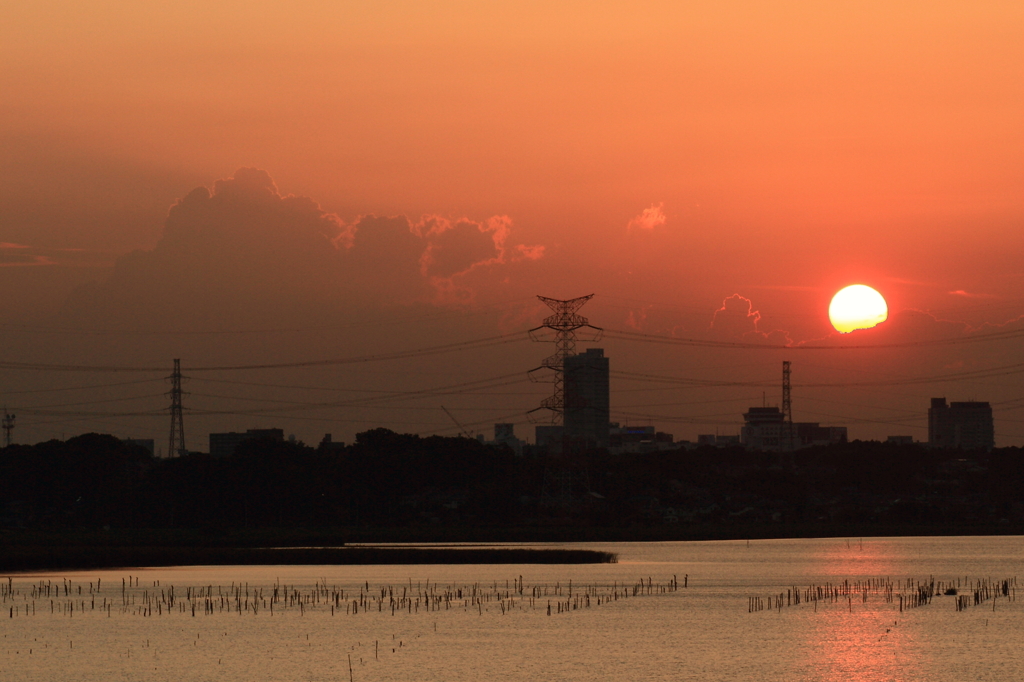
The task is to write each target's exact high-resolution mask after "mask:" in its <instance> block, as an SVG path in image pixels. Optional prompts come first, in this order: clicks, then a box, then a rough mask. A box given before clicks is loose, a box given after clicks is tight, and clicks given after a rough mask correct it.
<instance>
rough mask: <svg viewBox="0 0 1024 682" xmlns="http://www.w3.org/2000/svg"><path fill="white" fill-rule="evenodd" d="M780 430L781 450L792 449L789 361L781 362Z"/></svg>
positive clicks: (791, 403) (791, 401) (791, 402)
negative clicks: (781, 435) (781, 437)
mask: <svg viewBox="0 0 1024 682" xmlns="http://www.w3.org/2000/svg"><path fill="white" fill-rule="evenodd" d="M782 419H783V422H782V429H783V443H782V449H783V450H792V449H794V448H793V446H794V443H793V440H794V438H793V437H794V433H793V400H792V396H791V395H790V392H789V360H783V361H782Z"/></svg>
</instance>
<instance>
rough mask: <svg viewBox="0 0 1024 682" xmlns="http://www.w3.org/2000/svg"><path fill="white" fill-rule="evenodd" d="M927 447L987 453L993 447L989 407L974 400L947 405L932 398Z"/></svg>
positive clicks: (990, 408) (944, 401)
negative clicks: (985, 451)
mask: <svg viewBox="0 0 1024 682" xmlns="http://www.w3.org/2000/svg"><path fill="white" fill-rule="evenodd" d="M928 447H932V448H961V449H963V450H991V449H992V448H993V447H995V428H994V426H993V422H992V406H991V405H989V404H988V403H981V402H974V401H969V402H965V403H949V404H948V405H947V404H946V399H945V398H932V406H931V407H930V408H928Z"/></svg>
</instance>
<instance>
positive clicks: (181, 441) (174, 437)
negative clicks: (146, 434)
mask: <svg viewBox="0 0 1024 682" xmlns="http://www.w3.org/2000/svg"><path fill="white" fill-rule="evenodd" d="M170 380H171V391H170V393H169V394H168V395H170V397H171V438H170V442H169V443H168V445H167V456H168V457H182V456H183V455H185V454H187V453H188V451H187V450H186V449H185V423H184V421H183V420H182V417H181V397H182V396H183V395H184V393H183V392H182V390H181V360H178V359H175V361H174V372H173V373H172V374H171V376H170Z"/></svg>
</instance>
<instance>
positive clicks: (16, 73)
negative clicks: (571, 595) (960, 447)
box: [0, 0, 1024, 447]
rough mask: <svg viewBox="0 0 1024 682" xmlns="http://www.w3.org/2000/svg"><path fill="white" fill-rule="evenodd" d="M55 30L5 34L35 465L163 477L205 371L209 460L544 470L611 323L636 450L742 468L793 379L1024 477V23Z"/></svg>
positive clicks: (28, 20)
mask: <svg viewBox="0 0 1024 682" xmlns="http://www.w3.org/2000/svg"><path fill="white" fill-rule="evenodd" d="M54 7H55V8H57V9H59V11H51V10H52V9H54ZM54 7H50V6H49V5H45V4H44V5H28V4H24V5H22V6H19V7H17V8H14V9H12V11H11V12H9V16H8V17H7V20H6V21H5V22H4V25H3V26H0V55H2V56H3V59H2V61H0V63H2V64H3V66H0V87H3V90H4V92H5V94H6V95H7V97H5V98H4V104H3V106H0V144H2V145H3V146H2V149H3V151H4V153H3V154H0V289H2V291H3V292H4V296H3V297H2V298H0V346H2V348H3V356H2V357H0V408H3V407H4V406H6V408H7V409H8V410H9V411H10V413H11V414H14V415H16V418H15V426H14V430H13V437H14V439H15V440H16V441H17V442H22V443H29V442H38V441H41V440H46V439H49V438H61V437H66V436H71V435H74V434H77V433H83V432H89V431H99V432H109V433H114V434H117V435H118V436H120V437H135V438H154V439H155V440H156V442H157V443H158V444H161V443H166V442H167V435H166V434H167V431H168V428H169V426H170V421H169V420H170V415H169V412H168V409H169V406H170V404H171V403H170V400H169V398H168V396H167V395H166V393H167V392H168V391H169V390H170V385H169V384H168V383H166V382H165V377H169V376H170V375H171V373H172V363H173V360H174V359H180V360H181V371H182V375H183V377H184V378H185V382H184V385H183V390H184V391H185V393H186V395H185V396H184V405H183V407H184V420H185V423H184V431H185V439H186V443H187V444H189V445H190V447H195V446H196V444H198V443H202V442H203V438H204V437H205V434H208V433H211V432H232V431H236V432H243V431H246V430H247V429H253V428H257V429H258V428H271V427H274V428H283V429H284V430H285V431H286V433H294V434H296V435H297V436H298V437H299V438H300V439H301V440H304V441H305V442H307V443H316V442H317V441H318V440H319V439H320V437H321V436H322V435H323V434H324V433H332V434H334V435H335V437H336V438H337V439H338V440H344V441H351V440H352V439H353V436H354V434H355V433H356V432H360V431H364V430H366V429H368V428H374V427H376V426H383V427H387V428H391V429H393V430H395V431H399V432H409V433H419V434H430V433H438V434H446V435H453V434H456V433H459V429H458V428H457V427H456V425H455V424H453V423H452V420H451V419H450V418H449V417H448V415H446V414H445V411H444V410H442V406H444V408H445V409H446V410H448V411H450V413H451V414H452V415H454V417H455V419H456V420H457V421H458V422H460V423H461V424H463V425H464V426H466V427H467V428H468V429H470V430H473V431H476V432H480V431H485V432H486V431H488V430H489V429H490V428H491V425H493V424H495V423H515V424H516V425H517V429H518V431H519V433H520V434H521V435H522V434H527V433H529V431H527V430H526V427H527V425H528V424H529V420H528V418H527V417H526V416H525V414H526V413H527V412H529V411H530V410H532V409H534V408H535V407H537V405H539V404H540V401H541V400H543V399H544V398H546V397H548V396H549V395H550V392H549V389H550V386H549V385H545V384H533V383H531V382H530V381H529V378H528V376H527V373H528V372H529V370H531V369H532V368H534V367H537V366H538V364H540V362H542V361H543V359H544V358H545V357H547V356H549V355H550V353H551V349H550V348H547V347H545V346H543V345H542V344H535V343H530V342H529V340H528V338H527V336H526V332H527V330H529V329H533V328H535V327H537V326H539V325H540V324H541V323H542V321H543V319H544V317H545V316H546V315H548V314H549V313H550V310H548V309H547V308H546V307H545V305H544V304H543V303H541V302H540V301H538V300H537V296H538V295H541V296H546V297H551V298H555V299H569V298H572V297H577V296H586V295H588V294H594V297H593V299H592V300H591V301H590V302H588V303H587V306H586V308H585V309H584V314H585V315H586V316H587V317H588V318H589V319H590V320H591V322H592V323H593V324H594V325H595V326H598V327H601V328H603V329H604V330H605V335H604V338H602V339H601V341H600V342H599V343H595V344H590V345H593V346H600V347H602V348H604V349H605V351H606V353H607V356H608V357H609V358H611V361H612V366H611V373H610V391H611V415H610V418H611V420H612V421H617V422H620V423H631V424H637V425H653V426H655V427H656V428H657V430H659V431H664V432H670V433H672V434H674V436H675V437H676V439H678V440H691V441H695V440H696V438H697V436H698V435H699V434H709V433H722V434H723V435H729V434H731V435H735V434H738V433H739V429H740V427H741V426H742V424H743V420H742V416H741V415H742V414H743V412H744V411H745V410H747V408H749V407H751V406H756V405H761V404H765V403H767V404H769V405H773V404H779V403H780V400H781V396H780V389H779V383H780V382H779V367H780V364H781V362H783V361H790V362H792V364H793V382H792V403H793V417H794V420H795V421H800V422H809V423H820V424H821V425H822V426H829V425H842V426H847V427H848V429H849V436H850V438H851V439H858V438H860V439H876V440H885V438H886V437H887V436H889V435H897V434H898V435H912V436H914V437H915V438H916V439H917V440H926V439H927V434H928V418H927V408H928V405H929V401H930V400H931V399H932V398H934V397H939V396H944V397H945V398H946V399H948V400H950V401H955V402H964V401H971V400H975V401H984V402H988V403H989V404H990V405H991V407H992V411H993V419H994V423H995V442H996V445H997V446H1000V447H1002V446H1024V396H1022V395H1021V392H1020V376H1021V373H1022V372H1024V345H1022V344H1021V343H1020V341H1021V339H1022V338H1024V270H1022V268H1021V265H1020V262H1021V255H1022V254H1024V230H1022V229H1021V224H1022V220H1024V194H1022V193H1021V190H1020V187H1021V184H1020V179H1021V176H1022V172H1024V153H1022V152H1021V150H1022V149H1024V144H1021V136H1022V135H1024V132H1022V131H1021V129H1020V126H1019V121H1020V120H1021V119H1022V118H1024V97H1021V94H1022V93H1021V90H1022V89H1024V47H1021V45H1020V41H1019V40H1018V36H1019V33H1020V29H1021V28H1024V15H1022V14H1021V10H1020V8H1018V7H1016V6H1015V5H1012V4H999V3H994V4H987V5H984V6H941V7H938V6H934V5H933V4H930V3H929V4H925V3H911V4H907V5H900V6H899V7H894V6H891V4H890V3H881V2H867V3H859V4H857V5H856V6H843V7H833V6H822V5H820V4H818V3H812V2H786V3H782V4H781V5H776V6H773V7H769V6H764V7H751V6H747V5H743V6H740V5H736V4H732V3H716V4H711V3H696V4H689V5H686V6H679V5H678V3H669V2H651V3H643V4H642V5H641V6H639V7H633V8H625V7H616V6H612V5H607V4H602V3H597V4H592V5H588V6H585V7H584V6H571V5H567V6H560V7H557V8H551V7H546V6H540V5H533V4H525V5H524V4H522V3H516V4H515V5H513V4H511V3H509V4H506V3H492V4H488V5H487V6H478V7H477V6H466V5H464V4H460V3H447V2H442V3H439V4H434V5H432V6H430V7H429V8H427V7H424V6H422V5H421V4H418V3H413V2H407V1H402V2H398V3H392V4H389V5H388V6H387V7H369V6H361V5H352V4H345V3H341V4H338V5H336V6H330V7H328V6H324V5H323V4H321V3H308V2H298V3H295V4H294V5H293V6H290V7H289V8H287V9H285V8H281V7H278V6H276V5H273V4H271V3H266V2H259V1H258V2H253V3H248V4H247V5H245V7H244V8H242V7H240V6H239V7H236V6H233V5H224V6H203V7H202V8H201V9H200V8H196V11H179V10H178V9H174V10H170V9H168V8H167V7H164V6H161V5H159V4H157V5H146V6H139V5H137V4H132V3H127V2H123V1H122V0H114V1H113V2H111V3H107V4H105V5H103V6H102V7H100V6H94V5H92V4H91V3H86V4H85V5H73V4H67V5H65V4H62V3H57V5H55V6H54ZM853 284H863V285H868V286H871V287H873V288H874V289H876V290H877V291H878V292H880V293H881V295H882V296H883V297H884V299H885V301H886V302H887V304H888V310H887V319H886V320H885V321H884V322H882V323H881V324H880V325H879V326H877V327H875V328H873V329H866V330H857V331H852V332H850V333H848V334H839V333H838V332H836V331H835V329H833V327H832V325H831V324H830V322H829V303H830V301H831V299H832V297H833V295H834V294H835V293H836V292H838V291H839V290H840V289H842V288H844V287H846V286H848V285H853ZM587 345H588V344H587V342H586V341H581V342H580V343H579V348H580V349H585V348H586V346H587ZM84 368H100V369H96V370H89V371H86V370H85V369H84ZM140 368H141V369H142V370H143V371H127V370H136V369H140ZM217 368H219V369H217ZM232 368H235V369H232ZM238 368H247V369H238ZM165 447H166V446H165Z"/></svg>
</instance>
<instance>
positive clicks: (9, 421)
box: [3, 407, 14, 447]
mask: <svg viewBox="0 0 1024 682" xmlns="http://www.w3.org/2000/svg"><path fill="white" fill-rule="evenodd" d="M3 423H4V447H10V445H11V431H13V430H14V415H13V414H11V413H10V412H8V411H7V408H6V407H5V408H4V422H3Z"/></svg>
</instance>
